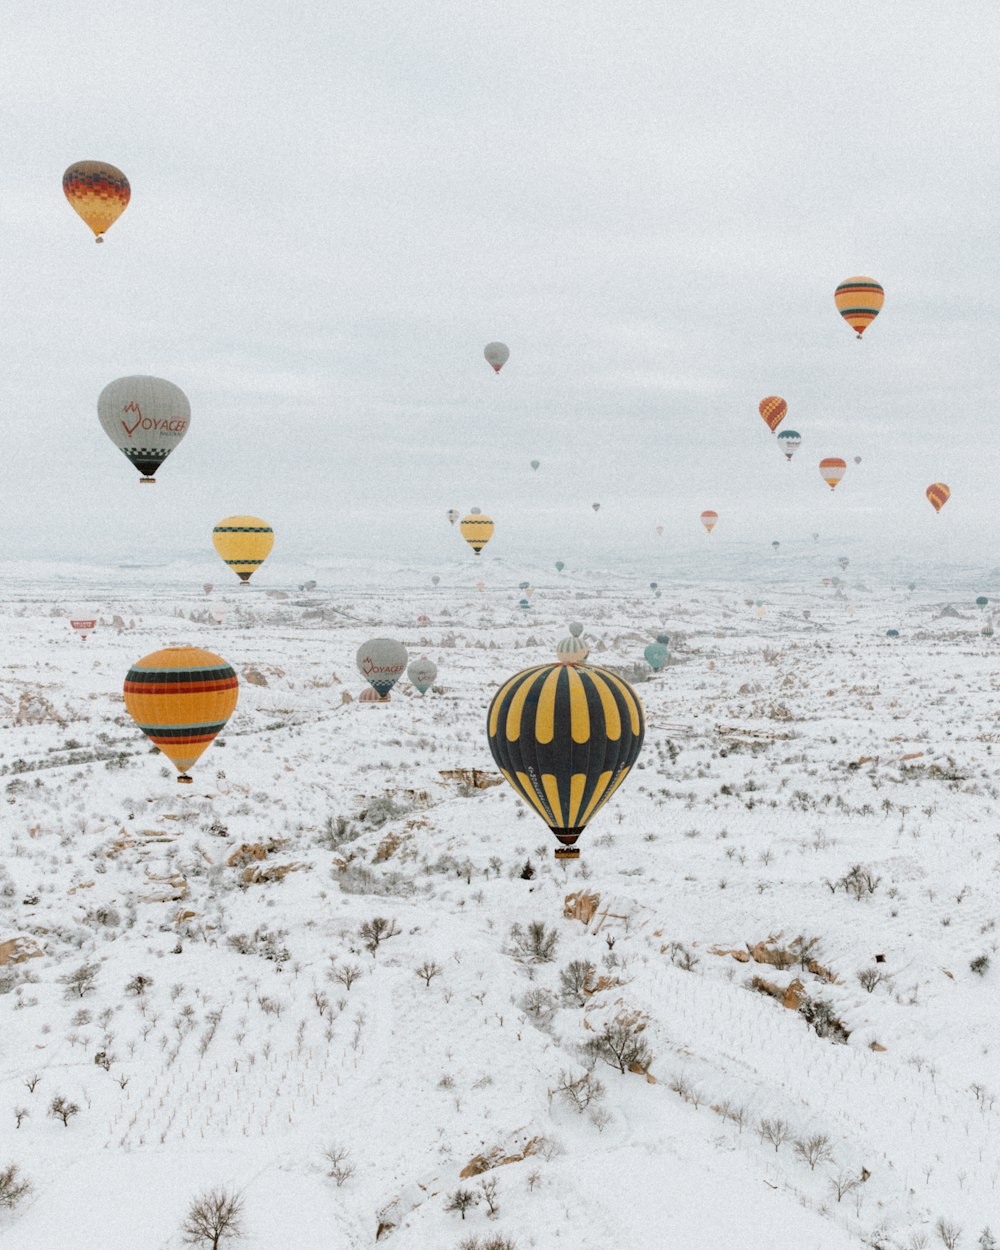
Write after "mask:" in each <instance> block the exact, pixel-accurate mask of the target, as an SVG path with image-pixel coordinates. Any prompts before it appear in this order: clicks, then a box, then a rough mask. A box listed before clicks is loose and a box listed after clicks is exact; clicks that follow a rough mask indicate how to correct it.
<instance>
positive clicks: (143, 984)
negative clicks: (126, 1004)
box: [125, 972, 153, 998]
mask: <svg viewBox="0 0 1000 1250" xmlns="http://www.w3.org/2000/svg"><path fill="white" fill-rule="evenodd" d="M152 984H153V978H152V977H147V976H146V974H145V973H144V972H137V973H136V974H135V976H134V977H133V978H132V980H131V981H129V982H128V983H127V984H126V986H125V993H126V994H132V995H134V997H136V998H142V997H143V995H144V994H148V993H149V987H150V986H151V985H152Z"/></svg>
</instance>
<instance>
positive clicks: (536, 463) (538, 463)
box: [531, 460, 542, 469]
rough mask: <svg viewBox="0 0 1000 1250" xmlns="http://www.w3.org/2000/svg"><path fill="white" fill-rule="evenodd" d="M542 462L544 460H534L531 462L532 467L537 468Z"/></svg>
mask: <svg viewBox="0 0 1000 1250" xmlns="http://www.w3.org/2000/svg"><path fill="white" fill-rule="evenodd" d="M541 463H542V462H541V460H532V462H531V467H532V468H533V469H537V468H538V466H539V465H540V464H541Z"/></svg>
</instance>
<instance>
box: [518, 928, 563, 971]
mask: <svg viewBox="0 0 1000 1250" xmlns="http://www.w3.org/2000/svg"><path fill="white" fill-rule="evenodd" d="M508 941H509V943H510V945H509V947H508V953H509V954H511V955H513V956H514V958H515V959H518V960H521V961H522V962H523V963H531V964H546V963H551V961H552V960H553V959H555V955H556V947H557V946H558V944H559V934H558V932H557V931H556V930H555V929H549V928H548V927H547V926H546V924H545V921H544V920H532V921H531V922H530V923H529V925H528V927H527V928H526V929H525V928H522V926H521V925H520V924H518V923H517V922H516V921H515V923H514V924H512V925H511V927H510V934H509V936H508Z"/></svg>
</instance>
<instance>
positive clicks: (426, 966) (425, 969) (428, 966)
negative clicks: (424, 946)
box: [414, 959, 444, 989]
mask: <svg viewBox="0 0 1000 1250" xmlns="http://www.w3.org/2000/svg"><path fill="white" fill-rule="evenodd" d="M443 971H444V969H443V968H442V967H441V965H440V964H436V963H434V961H433V960H431V959H425V960H424V962H423V963H422V964H421V965H420V967H419V968H414V972H416V974H417V976H418V977H423V979H424V985H426V986H427V988H428V989H430V988H431V982H432V981H433V980H434V978H435V977H436V976H439V975H440V974H441V973H442V972H443Z"/></svg>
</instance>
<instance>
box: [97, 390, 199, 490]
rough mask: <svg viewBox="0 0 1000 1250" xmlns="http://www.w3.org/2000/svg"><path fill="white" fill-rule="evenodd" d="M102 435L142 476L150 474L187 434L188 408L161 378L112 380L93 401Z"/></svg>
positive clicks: (146, 478) (178, 392) (149, 479)
mask: <svg viewBox="0 0 1000 1250" xmlns="http://www.w3.org/2000/svg"><path fill="white" fill-rule="evenodd" d="M97 415H98V417H99V418H100V421H101V426H102V427H103V429H104V433H105V434H107V436H108V438H110V439H111V441H112V442H113V443H114V445H115V446H116V447H117V448H118V450H119V451H120V452H122V453H123V454H124V456H125V458H126V459H127V460H128V461H130V463H132V464H134V465H135V467H136V468H137V469H138V470H139V472H140V473H141V474H142V477H141V479H140V481H142V482H147V483H151V482H155V480H156V479H155V478H154V477H153V474H154V473H155V472H156V470H157V469H158V468H159V467H160V465H161V464H162V463H163V462H164V460H166V458H167V456H169V455H170V453H171V452H172V451H173V450H174V448H175V447H176V446H177V444H178V443H179V442H180V441H181V439H182V438H183V437H184V435H185V434H186V433H187V431H188V426H189V425H190V424H191V405H190V404H189V403H188V401H187V396H186V395H185V394H184V392H183V391H182V390H181V388H180V387H179V386H174V384H173V382H168V381H166V379H165V378H149V377H143V376H141V375H140V376H135V377H127V378H116V379H115V381H114V382H109V383H108V384H107V386H106V387H105V388H104V390H103V391H101V393H100V395H99V396H98V399H97Z"/></svg>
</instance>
